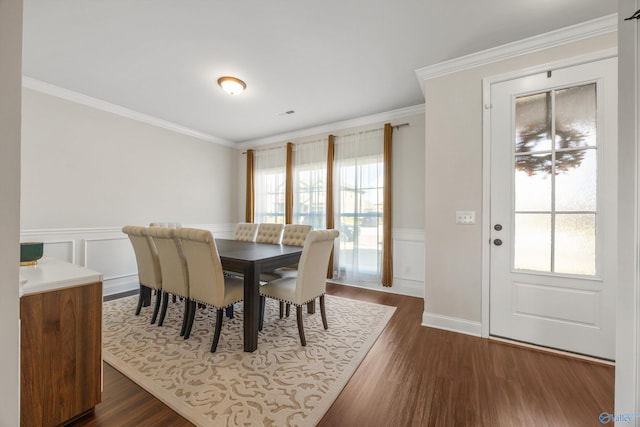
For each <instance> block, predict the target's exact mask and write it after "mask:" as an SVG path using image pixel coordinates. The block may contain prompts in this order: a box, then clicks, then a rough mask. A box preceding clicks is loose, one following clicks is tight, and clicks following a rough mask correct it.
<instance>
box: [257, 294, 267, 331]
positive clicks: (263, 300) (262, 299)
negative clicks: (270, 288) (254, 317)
mask: <svg viewBox="0 0 640 427" xmlns="http://www.w3.org/2000/svg"><path fill="white" fill-rule="evenodd" d="M266 299H267V298H266V297H265V296H264V295H260V318H259V319H258V331H262V326H263V325H264V306H265V305H266Z"/></svg>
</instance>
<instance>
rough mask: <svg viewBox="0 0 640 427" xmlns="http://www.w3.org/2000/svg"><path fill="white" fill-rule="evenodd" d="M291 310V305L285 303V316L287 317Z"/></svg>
mask: <svg viewBox="0 0 640 427" xmlns="http://www.w3.org/2000/svg"><path fill="white" fill-rule="evenodd" d="M290 309H291V304H289V303H287V311H286V313H285V316H287V317H289V310H290Z"/></svg>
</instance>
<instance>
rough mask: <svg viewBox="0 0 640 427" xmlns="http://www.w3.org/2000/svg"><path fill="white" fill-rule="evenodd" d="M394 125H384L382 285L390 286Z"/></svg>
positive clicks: (391, 278) (391, 273)
mask: <svg viewBox="0 0 640 427" xmlns="http://www.w3.org/2000/svg"><path fill="white" fill-rule="evenodd" d="M392 134H393V127H392V126H391V124H390V123H387V124H385V125H384V196H383V199H384V205H383V212H384V223H383V230H384V231H383V236H384V237H383V243H382V286H387V287H390V286H391V284H392V282H393V253H392V250H393V239H392V237H393V236H392V228H393V227H392V224H393V221H392V213H393V194H392V191H391V188H392V187H391V184H392V182H391V176H392V174H391V172H392V157H391V151H392V150H391V140H392Z"/></svg>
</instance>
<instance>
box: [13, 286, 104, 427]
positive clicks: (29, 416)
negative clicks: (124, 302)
mask: <svg viewBox="0 0 640 427" xmlns="http://www.w3.org/2000/svg"><path fill="white" fill-rule="evenodd" d="M20 321H21V333H20V340H21V343H20V361H21V369H20V371H21V372H20V387H21V392H20V424H21V425H22V426H55V425H59V424H61V423H63V422H65V421H68V420H70V419H72V418H75V417H77V416H78V415H80V414H82V413H84V412H86V411H88V410H91V409H92V408H94V407H95V405H96V404H98V403H99V402H100V397H101V388H102V380H101V375H102V283H93V284H90V285H83V286H77V287H73V288H67V289H60V290H56V291H51V292H43V293H40V294H34V295H26V296H23V297H22V298H21V299H20Z"/></svg>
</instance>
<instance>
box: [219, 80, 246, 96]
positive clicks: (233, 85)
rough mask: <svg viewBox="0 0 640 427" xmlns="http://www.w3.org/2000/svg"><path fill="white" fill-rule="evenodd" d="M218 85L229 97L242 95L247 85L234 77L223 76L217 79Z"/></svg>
mask: <svg viewBox="0 0 640 427" xmlns="http://www.w3.org/2000/svg"><path fill="white" fill-rule="evenodd" d="M218 84H219V85H220V87H221V88H222V89H224V91H225V92H227V93H228V94H229V95H238V94H240V93H242V92H243V91H244V90H245V89H246V88H247V84H246V83H245V82H243V81H242V80H240V79H238V78H236V77H230V76H224V77H220V78H219V79H218Z"/></svg>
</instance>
